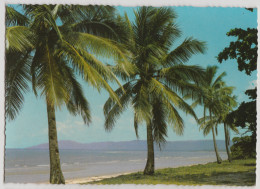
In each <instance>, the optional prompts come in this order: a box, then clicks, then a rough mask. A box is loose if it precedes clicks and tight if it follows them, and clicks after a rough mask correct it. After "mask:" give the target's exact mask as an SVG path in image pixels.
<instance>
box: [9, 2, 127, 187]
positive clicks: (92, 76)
mask: <svg viewBox="0 0 260 189" xmlns="http://www.w3.org/2000/svg"><path fill="white" fill-rule="evenodd" d="M6 9H7V16H6V18H7V26H8V27H7V29H6V56H7V58H6V60H7V62H6V116H7V117H8V118H9V119H14V118H15V116H16V115H17V113H18V112H19V110H20V109H21V107H22V104H23V100H24V98H23V93H24V92H25V91H26V90H28V81H31V83H32V89H33V91H34V93H35V95H36V96H37V95H38V94H40V95H41V96H43V97H45V100H46V105H47V113H48V130H49V155H50V183H57V184H60V183H65V180H64V177H63V174H62V171H61V166H60V158H59V150H58V139H57V130H56V120H55V110H56V109H57V108H60V107H61V106H62V105H66V106H67V109H68V110H69V112H70V113H72V114H73V115H76V114H79V115H81V116H82V118H83V121H84V123H86V124H89V123H90V121H91V117H90V110H89V104H88V101H87V99H86V98H85V97H84V94H83V91H82V88H81V85H80V83H79V82H78V80H77V79H78V77H77V76H78V75H79V76H81V77H82V78H83V79H84V80H85V81H86V82H87V83H89V84H90V85H92V86H93V87H94V88H96V89H97V90H100V89H101V88H104V89H106V90H107V91H108V92H109V94H110V96H111V98H112V99H113V100H115V101H118V97H117V95H116V94H115V93H114V91H113V90H112V88H111V87H110V86H109V84H108V82H109V81H116V82H117V83H118V84H119V82H118V80H117V78H116V76H115V75H114V73H113V72H112V71H111V69H110V68H109V67H108V66H106V65H104V64H103V63H102V62H101V61H99V60H98V58H97V57H96V56H94V55H99V56H103V57H107V58H113V59H114V60H115V63H116V65H117V67H118V68H121V67H124V71H125V73H124V74H129V73H130V72H131V70H130V67H129V66H128V65H129V64H128V63H127V58H126V57H127V52H126V51H124V48H123V47H122V46H121V45H120V43H119V41H120V40H123V39H125V38H124V36H125V33H123V32H122V31H121V30H120V28H121V27H120V18H119V17H118V18H116V17H115V14H114V13H115V9H114V8H113V7H110V6H79V5H23V10H24V14H21V13H19V12H17V11H16V10H15V9H13V8H11V7H7V8H6ZM127 71H130V72H129V73H128V72H127ZM119 85H120V84H119ZM118 102H119V101H118Z"/></svg>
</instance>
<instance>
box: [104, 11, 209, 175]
mask: <svg viewBox="0 0 260 189" xmlns="http://www.w3.org/2000/svg"><path fill="white" fill-rule="evenodd" d="M175 19H176V14H175V12H174V11H173V9H171V8H152V7H141V8H139V9H138V10H137V11H136V12H135V21H134V22H133V23H131V22H130V21H129V19H128V17H127V15H125V23H126V26H125V28H127V30H128V31H129V36H128V40H127V41H126V42H125V43H126V44H127V48H128V50H129V51H130V52H131V54H132V58H131V60H130V62H131V63H132V64H133V65H134V66H135V68H136V70H135V73H133V74H130V76H126V75H125V74H122V73H121V70H120V69H118V68H117V67H114V68H113V69H114V71H115V73H116V74H118V75H120V76H121V77H122V78H123V79H124V80H125V81H126V83H125V84H124V85H123V89H122V88H119V89H117V90H116V94H117V95H118V96H119V101H120V104H121V106H120V105H119V104H118V103H117V102H115V101H114V100H113V99H111V98H109V99H108V100H107V102H106V103H105V105H104V114H105V128H106V129H107V130H111V129H112V128H113V126H114V125H115V121H116V119H117V118H118V117H119V116H120V114H121V113H122V112H123V111H124V110H125V109H126V107H127V106H128V105H129V103H130V104H131V105H132V107H133V109H134V128H135V130H136V135H137V137H138V126H139V125H140V124H141V123H143V122H144V123H146V125H147V141H148V140H151V141H152V143H153V141H155V142H157V143H158V144H159V145H160V144H162V143H164V142H165V141H166V139H165V137H166V136H167V125H168V124H169V125H172V127H173V128H174V130H175V132H177V133H178V134H182V133H183V128H184V124H183V120H182V118H181V116H180V114H179V113H178V111H177V109H181V110H183V111H184V112H186V113H188V114H191V115H193V116H194V117H195V118H196V115H195V113H194V111H193V109H192V108H191V107H190V106H189V105H188V104H187V103H186V102H185V101H184V100H183V99H182V97H181V95H185V94H190V93H193V94H194V95H195V94H196V93H195V92H196V91H198V90H199V88H198V87H196V85H194V84H195V83H197V82H201V81H202V80H203V77H202V76H203V69H202V68H200V67H199V66H189V65H184V63H185V62H187V61H188V60H189V58H190V57H191V56H192V55H193V54H197V53H203V52H204V50H205V44H204V43H203V42H200V41H198V40H196V39H193V38H187V39H185V40H184V41H183V42H182V43H181V44H180V45H179V46H178V47H177V48H175V49H174V50H171V48H172V45H173V43H174V41H175V39H176V38H177V37H179V36H180V34H181V32H180V30H179V29H178V27H177V26H176V24H174V21H175ZM149 133H151V134H149ZM148 142H149V141H148ZM150 143H151V142H150ZM148 148H149V144H148ZM152 148H153V147H152ZM152 151H153V150H152ZM148 153H149V150H148ZM152 154H153V152H152ZM148 156H149V155H148ZM148 159H149V157H148ZM148 161H149V160H148ZM152 172H153V171H151V173H152ZM145 173H147V172H146V171H145ZM148 174H149V173H148Z"/></svg>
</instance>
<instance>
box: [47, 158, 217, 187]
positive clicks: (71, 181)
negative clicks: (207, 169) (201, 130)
mask: <svg viewBox="0 0 260 189" xmlns="http://www.w3.org/2000/svg"><path fill="white" fill-rule="evenodd" d="M207 163H213V162H205V163H194V164H190V165H184V166H183V165H181V166H177V167H165V168H172V169H173V168H179V167H190V166H194V165H204V164H207ZM165 168H159V169H165ZM159 169H156V170H159ZM156 170H155V171H156ZM142 171H143V170H137V171H132V172H124V173H117V174H110V175H101V176H91V177H82V178H74V179H67V180H65V184H83V183H90V182H93V181H101V180H103V179H107V178H114V177H118V176H122V175H128V174H131V173H136V172H142ZM48 183H49V182H48Z"/></svg>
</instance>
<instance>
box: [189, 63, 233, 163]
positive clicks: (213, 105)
mask: <svg viewBox="0 0 260 189" xmlns="http://www.w3.org/2000/svg"><path fill="white" fill-rule="evenodd" d="M217 69H218V67H217V66H208V67H207V69H206V76H205V82H204V83H203V84H202V85H201V87H202V88H203V93H202V94H201V96H197V99H196V100H195V101H194V103H193V104H192V106H193V107H195V106H197V105H198V104H202V105H203V106H204V117H203V118H201V119H200V120H199V123H200V125H201V126H200V129H203V134H204V135H207V134H209V133H210V132H212V136H213V143H214V150H215V153H216V158H217V162H218V163H221V162H222V159H221V157H220V155H219V153H218V148H217V143H216V136H215V132H216V134H217V125H218V123H219V122H220V120H222V118H221V116H223V111H224V110H225V112H226V110H227V109H228V108H229V107H228V106H227V99H229V98H230V96H229V95H231V93H232V91H233V87H227V86H226V84H225V82H224V81H223V77H224V76H225V75H226V73H225V72H223V73H221V74H220V75H219V76H217V75H216V73H217ZM229 100H230V99H229ZM207 110H208V113H209V115H206V113H207ZM218 116H219V117H218Z"/></svg>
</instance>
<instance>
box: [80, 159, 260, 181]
mask: <svg viewBox="0 0 260 189" xmlns="http://www.w3.org/2000/svg"><path fill="white" fill-rule="evenodd" d="M255 170H256V160H255V159H246V160H233V161H232V162H231V163H229V162H228V161H224V162H222V164H217V163H216V162H214V163H207V164H204V165H201V164H198V165H193V166H185V167H178V168H166V169H158V170H156V171H155V174H154V175H153V176H147V175H143V173H142V172H137V173H132V174H128V175H121V176H118V177H114V178H108V179H103V180H101V181H94V182H91V183H85V184H177V185H235V186H253V185H255V179H256V174H255Z"/></svg>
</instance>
